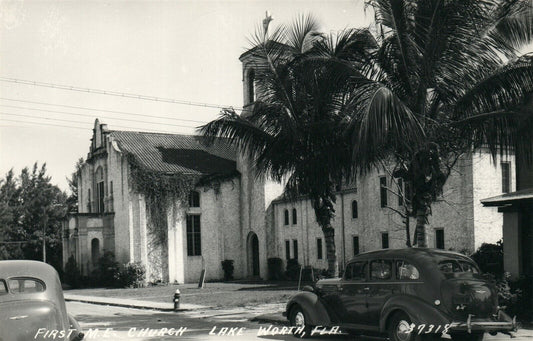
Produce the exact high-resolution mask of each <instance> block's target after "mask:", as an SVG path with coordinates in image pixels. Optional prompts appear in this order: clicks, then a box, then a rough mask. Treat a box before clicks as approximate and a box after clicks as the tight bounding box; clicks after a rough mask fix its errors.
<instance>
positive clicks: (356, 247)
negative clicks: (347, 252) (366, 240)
mask: <svg viewBox="0 0 533 341" xmlns="http://www.w3.org/2000/svg"><path fill="white" fill-rule="evenodd" d="M358 254H359V236H353V255H354V256H357V255H358Z"/></svg>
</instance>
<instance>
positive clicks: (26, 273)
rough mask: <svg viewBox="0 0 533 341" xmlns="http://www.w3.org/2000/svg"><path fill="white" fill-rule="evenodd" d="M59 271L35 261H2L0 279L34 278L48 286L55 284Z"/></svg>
mask: <svg viewBox="0 0 533 341" xmlns="http://www.w3.org/2000/svg"><path fill="white" fill-rule="evenodd" d="M57 276H58V275H57V271H56V270H55V269H54V268H53V267H52V266H51V265H49V264H46V263H43V262H38V261H33V260H3V261H0V279H6V278H9V277H33V278H38V279H40V280H43V281H44V282H45V283H46V284H47V285H52V284H53V283H55V281H56V278H57Z"/></svg>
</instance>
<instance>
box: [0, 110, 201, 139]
mask: <svg viewBox="0 0 533 341" xmlns="http://www.w3.org/2000/svg"><path fill="white" fill-rule="evenodd" d="M0 115H8V116H15V117H26V118H32V119H38V120H39V119H40V120H47V121H55V122H67V123H76V124H92V123H91V122H79V121H72V120H64V119H59V118H49V117H36V116H31V115H23V114H13V113H7V112H3V111H0ZM2 121H11V122H19V123H30V124H44V125H50V124H46V123H44V122H36V121H15V120H9V119H5V118H2ZM116 127H117V128H123V129H135V130H136V131H138V130H139V129H138V128H136V127H129V126H116ZM72 128H78V129H84V130H86V129H87V128H83V127H75V126H72ZM189 128H194V127H189ZM143 131H147V132H159V133H167V134H176V132H171V131H165V130H159V129H149V128H144V129H143Z"/></svg>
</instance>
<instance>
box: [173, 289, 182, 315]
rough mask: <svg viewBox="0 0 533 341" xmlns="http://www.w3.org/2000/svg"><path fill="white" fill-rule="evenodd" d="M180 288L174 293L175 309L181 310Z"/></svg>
mask: <svg viewBox="0 0 533 341" xmlns="http://www.w3.org/2000/svg"><path fill="white" fill-rule="evenodd" d="M180 297H181V293H180V289H176V292H175V293H174V310H179V308H180Z"/></svg>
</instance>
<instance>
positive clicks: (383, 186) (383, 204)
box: [379, 176, 387, 207]
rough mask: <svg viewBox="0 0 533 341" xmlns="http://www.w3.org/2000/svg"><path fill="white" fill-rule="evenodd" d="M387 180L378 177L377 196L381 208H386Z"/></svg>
mask: <svg viewBox="0 0 533 341" xmlns="http://www.w3.org/2000/svg"><path fill="white" fill-rule="evenodd" d="M386 187H387V178H385V177H384V176H380V177H379V196H380V199H381V207H386V206H387V188H386Z"/></svg>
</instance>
